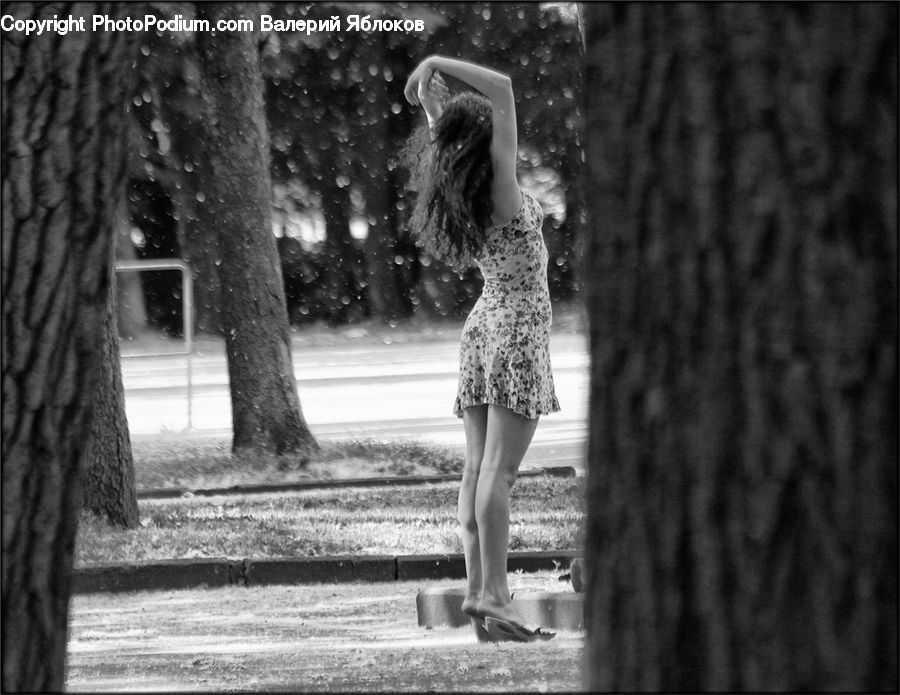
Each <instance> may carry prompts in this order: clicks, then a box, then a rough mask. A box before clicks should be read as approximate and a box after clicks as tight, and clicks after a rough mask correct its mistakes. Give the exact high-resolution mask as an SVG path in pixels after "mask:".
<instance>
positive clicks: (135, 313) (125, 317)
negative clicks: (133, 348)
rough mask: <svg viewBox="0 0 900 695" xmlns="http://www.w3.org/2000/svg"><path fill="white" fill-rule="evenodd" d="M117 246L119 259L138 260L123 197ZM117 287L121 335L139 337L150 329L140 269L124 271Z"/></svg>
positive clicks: (118, 224) (117, 229)
mask: <svg viewBox="0 0 900 695" xmlns="http://www.w3.org/2000/svg"><path fill="white" fill-rule="evenodd" d="M115 247H116V260H120V261H134V260H137V253H136V252H135V249H134V243H133V242H132V241H131V220H130V219H129V216H128V205H127V204H126V201H125V198H124V197H123V198H122V203H121V204H120V205H119V212H118V220H117V224H116V240H115ZM114 275H115V274H114ZM116 288H117V289H116V304H117V311H118V312H119V313H118V317H117V321H118V335H120V336H122V337H123V338H126V339H128V340H131V339H134V338H139V337H140V336H141V335H143V334H144V333H145V332H146V330H147V307H146V305H145V304H144V291H143V289H142V288H141V279H140V277H139V276H138V274H137V273H125V274H124V275H123V276H122V277H121V278H119V281H118V282H116Z"/></svg>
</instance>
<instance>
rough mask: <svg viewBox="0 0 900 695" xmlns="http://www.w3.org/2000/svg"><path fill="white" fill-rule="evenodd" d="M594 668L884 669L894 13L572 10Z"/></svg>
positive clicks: (892, 501) (685, 7)
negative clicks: (584, 186)
mask: <svg viewBox="0 0 900 695" xmlns="http://www.w3.org/2000/svg"><path fill="white" fill-rule="evenodd" d="M584 12H585V20H586V21H585V25H586V37H587V46H588V49H587V50H588V55H587V65H586V77H587V88H586V91H585V95H586V109H585V112H586V115H587V161H588V165H589V167H590V172H591V180H590V188H589V190H590V195H589V196H588V200H589V201H590V210H589V211H590V214H591V219H592V220H593V224H592V227H591V229H592V230H593V233H591V234H589V235H588V236H587V239H586V241H587V244H588V253H587V259H586V260H587V265H586V268H590V273H587V272H586V273H585V277H586V281H587V304H588V313H589V316H590V345H591V354H592V368H591V401H590V411H589V412H590V435H589V460H590V461H589V468H590V470H589V490H588V496H589V504H588V510H589V511H588V519H587V538H586V546H587V560H588V568H587V574H588V578H589V579H588V581H589V586H588V594H587V612H588V639H587V646H586V655H585V664H586V687H587V689H589V690H596V691H617V692H622V691H630V690H642V691H655V690H664V691H693V692H703V691H752V692H765V691H782V692H784V691H819V692H822V691H826V692H827V691H831V692H836V691H864V692H873V691H885V692H895V691H896V690H897V687H898V683H897V622H896V616H897V579H898V577H897V573H898V544H897V541H898V538H897V518H898V508H897V506H898V497H897V493H898V488H897V468H896V456H897V444H898V438H897V420H898V404H897V390H896V389H897V146H898V143H897V30H896V27H897V20H898V13H897V7H896V5H888V4H874V3H871V4H870V3H857V4H852V5H850V4H827V3H804V4H789V5H782V4H778V5H766V4H756V3H752V4H745V3H739V4H730V3H714V4H699V3H678V4H665V5H649V4H644V3H639V4H612V5H610V4H598V5H593V4H591V5H586V6H585V8H584Z"/></svg>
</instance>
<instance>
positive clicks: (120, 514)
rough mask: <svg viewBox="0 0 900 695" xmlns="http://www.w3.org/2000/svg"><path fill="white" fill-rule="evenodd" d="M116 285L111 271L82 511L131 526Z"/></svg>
mask: <svg viewBox="0 0 900 695" xmlns="http://www.w3.org/2000/svg"><path fill="white" fill-rule="evenodd" d="M116 284H117V283H116V275H115V272H113V273H112V274H111V277H110V292H109V299H108V301H107V306H106V318H105V320H104V322H103V345H102V348H101V353H100V370H99V376H98V379H97V382H96V384H95V386H94V415H93V420H92V422H91V433H90V436H89V438H88V441H87V446H86V447H85V451H84V454H83V457H84V458H83V461H82V470H83V475H82V481H83V482H82V486H83V489H84V508H85V509H87V510H89V511H92V512H94V513H95V514H97V515H99V516H101V517H104V518H105V519H107V520H108V521H109V523H111V524H113V525H114V526H122V527H124V528H135V527H136V526H137V525H138V522H139V521H140V515H139V513H138V504H137V493H136V491H135V486H134V459H133V458H132V455H131V436H130V434H129V432H128V418H127V417H126V416H125V391H124V389H123V386H122V366H121V360H120V358H119V336H118V334H117V332H116V315H117V310H116Z"/></svg>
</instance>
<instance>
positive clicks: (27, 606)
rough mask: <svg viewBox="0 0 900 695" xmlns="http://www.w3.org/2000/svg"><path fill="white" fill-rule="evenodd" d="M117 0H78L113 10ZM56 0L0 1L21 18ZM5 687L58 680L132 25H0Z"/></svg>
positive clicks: (120, 166)
mask: <svg viewBox="0 0 900 695" xmlns="http://www.w3.org/2000/svg"><path fill="white" fill-rule="evenodd" d="M125 8H126V5H124V4H123V3H83V4H81V5H80V6H78V7H77V10H76V12H77V13H78V14H79V15H80V16H84V17H86V21H87V24H88V25H90V21H91V19H90V18H91V15H92V14H100V15H106V16H107V17H109V18H111V19H118V18H120V17H122V16H124V15H125V14H126V13H130V11H131V10H130V9H127V10H126V9H125ZM57 10H58V8H56V6H55V5H44V4H25V3H22V4H9V5H8V6H4V11H5V12H10V13H12V14H13V15H14V16H15V17H16V18H17V19H39V20H49V19H52V17H53V14H54V12H56V11H57ZM0 41H2V44H0V45H2V56H3V88H2V89H3V91H2V132H3V140H2V158H0V159H2V190H3V194H2V195H3V205H2V215H3V217H2V219H3V229H2V239H3V245H2V286H3V289H2V298H3V299H2V302H3V331H2V335H3V339H2V373H3V419H2V432H3V436H2V468H3V493H2V494H3V562H2V575H3V582H2V586H3V588H2V593H3V601H2V621H0V622H2V634H3V640H2V641H3V647H2V649H3V659H2V669H3V674H2V689H3V691H4V692H18V691H36V692H52V691H61V690H62V689H63V687H64V684H65V655H66V639H67V618H68V602H69V593H70V587H71V576H72V560H73V550H74V542H75V533H76V527H77V522H78V514H79V511H80V508H81V488H80V484H79V478H80V471H79V461H80V459H81V453H82V449H83V447H84V442H85V440H86V439H87V433H88V431H89V429H90V416H91V405H92V399H91V394H92V393H93V388H94V384H95V379H96V373H97V365H98V359H99V351H100V345H101V342H102V341H101V336H102V332H103V317H104V309H105V307H106V300H107V291H108V281H109V259H110V254H111V249H112V246H111V245H112V243H113V238H114V234H115V225H116V211H117V207H118V205H119V202H120V199H121V196H122V193H123V191H122V182H123V179H124V172H125V157H124V153H125V150H124V121H125V114H126V101H125V98H124V94H125V93H126V86H127V79H128V76H127V72H126V71H125V68H126V67H127V66H128V65H129V64H130V61H131V56H130V48H131V46H132V44H133V43H134V42H133V41H132V35H131V34H130V33H129V32H125V31H109V32H103V31H101V32H91V31H86V32H70V33H67V34H65V35H62V36H60V35H57V34H56V33H54V32H47V33H42V34H40V35H38V34H36V33H32V34H30V35H25V34H24V32H18V31H15V30H11V31H6V32H4V33H3V36H2V39H0Z"/></svg>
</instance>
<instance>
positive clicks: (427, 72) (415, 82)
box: [403, 57, 434, 106]
mask: <svg viewBox="0 0 900 695" xmlns="http://www.w3.org/2000/svg"><path fill="white" fill-rule="evenodd" d="M433 73H434V68H433V67H432V65H431V58H430V57H428V58H426V59H425V60H423V61H422V62H421V63H419V64H418V65H417V66H416V68H415V70H413V71H412V72H411V73H410V74H409V77H408V78H407V80H406V87H404V88H403V95H404V96H405V97H406V100H407V101H408V102H409V103H410V104H412V105H413V106H419V87H420V85H422V84H428V82H429V80H431V75H432V74H433Z"/></svg>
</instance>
